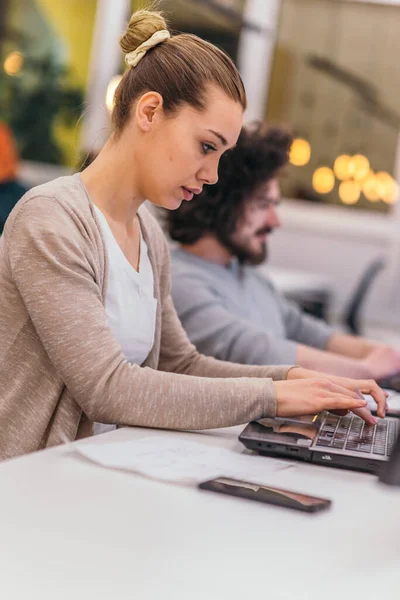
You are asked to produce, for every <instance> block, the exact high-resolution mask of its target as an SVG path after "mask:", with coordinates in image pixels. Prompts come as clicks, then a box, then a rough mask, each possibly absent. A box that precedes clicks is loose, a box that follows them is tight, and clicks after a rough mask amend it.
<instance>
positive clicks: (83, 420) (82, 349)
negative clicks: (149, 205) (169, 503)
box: [0, 174, 289, 458]
mask: <svg viewBox="0 0 400 600" xmlns="http://www.w3.org/2000/svg"><path fill="white" fill-rule="evenodd" d="M139 217H140V224H141V228H142V231H143V236H144V238H145V240H146V243H147V245H148V247H149V256H150V260H151V264H152V267H153V271H154V296H155V298H156V299H157V301H158V307H157V317H156V334H155V340H154V345H153V348H152V350H151V352H150V354H149V356H148V358H147V359H146V361H145V363H144V364H143V365H142V366H138V365H131V364H129V363H128V362H127V361H126V360H125V358H124V356H123V354H122V351H121V348H120V346H119V344H118V342H117V341H116V339H115V338H114V336H113V334H112V331H111V330H110V328H109V327H108V324H107V320H106V314H105V309H104V300H105V291H106V286H107V253H106V250H105V245H104V242H103V239H102V236H101V232H100V227H99V224H98V222H97V220H96V215H95V213H94V210H93V204H92V203H91V201H90V200H89V198H88V196H87V193H86V190H85V188H84V186H83V183H82V180H81V177H80V175H79V174H76V175H73V176H71V177H62V178H60V179H57V180H55V181H52V182H50V183H47V184H45V185H42V186H39V187H36V188H34V189H32V190H30V191H29V192H28V193H27V194H26V195H25V196H24V197H23V198H22V200H20V202H19V203H18V204H17V206H16V208H15V209H14V210H13V212H12V213H11V215H10V217H9V219H8V221H7V223H6V227H5V230H4V235H3V236H2V238H1V239H0V340H1V342H0V458H6V457H11V456H15V455H18V454H22V453H25V452H31V451H34V450H38V449H40V448H43V447H46V446H52V445H55V444H59V443H61V442H62V441H65V440H74V439H76V438H80V437H83V436H85V435H90V434H91V431H92V425H93V421H98V422H102V423H117V424H122V425H139V426H144V427H161V428H168V429H208V428H214V427H223V426H229V425H235V424H241V423H245V422H247V421H250V420H253V419H259V418H261V417H264V416H274V415H275V397H274V388H273V385H272V379H276V380H278V379H285V378H286V375H287V371H288V368H289V367H283V366H278V367H277V366H275V367H257V366H242V365H234V364H231V363H226V362H220V361H217V360H215V359H212V358H207V357H204V356H202V355H200V354H199V353H198V352H197V351H196V349H195V348H194V346H193V345H191V344H190V342H189V341H188V339H187V337H186V334H185V333H184V331H183V329H182V326H181V324H180V322H179V320H178V318H177V316H176V313H175V310H174V308H173V305H172V301H171V298H170V283H169V256H168V247H167V243H166V241H165V239H164V236H163V233H162V231H161V229H160V228H159V226H158V224H157V222H156V221H155V219H154V218H153V217H152V216H151V215H150V214H149V212H148V211H147V210H146V209H145V208H144V207H142V208H141V209H140V211H139ZM127 301H129V299H127ZM234 377H235V379H233V378H234ZM217 378H219V379H217ZM249 378H252V379H249ZM262 378H264V379H262Z"/></svg>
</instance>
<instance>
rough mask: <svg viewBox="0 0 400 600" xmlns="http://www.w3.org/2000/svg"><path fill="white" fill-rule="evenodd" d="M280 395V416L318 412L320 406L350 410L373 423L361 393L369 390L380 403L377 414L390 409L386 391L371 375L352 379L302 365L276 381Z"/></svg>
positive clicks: (322, 407) (277, 392)
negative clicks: (285, 377)
mask: <svg viewBox="0 0 400 600" xmlns="http://www.w3.org/2000/svg"><path fill="white" fill-rule="evenodd" d="M274 385H275V389H276V397H277V416H294V415H305V414H315V413H317V412H320V411H321V410H331V411H342V412H343V411H344V414H345V412H346V411H348V410H351V411H353V412H354V413H355V414H357V415H358V416H360V417H361V418H363V419H364V421H366V422H367V423H368V424H370V425H374V424H375V423H376V419H375V418H374V417H373V416H372V415H371V413H370V411H369V410H368V408H366V404H367V403H366V401H365V399H364V397H363V395H362V393H364V394H370V395H371V396H372V397H373V398H374V399H375V401H376V403H377V407H378V408H377V414H378V416H379V417H382V418H383V417H384V416H385V414H386V410H387V405H386V398H387V394H386V392H384V391H383V390H382V389H381V388H380V387H379V386H378V385H377V384H376V382H375V381H373V380H372V379H365V380H364V379H362V380H358V379H349V378H347V377H338V376H336V375H328V374H325V373H319V372H317V371H310V370H308V369H303V368H301V367H294V368H292V369H290V370H289V372H288V376H287V379H286V381H276V382H274Z"/></svg>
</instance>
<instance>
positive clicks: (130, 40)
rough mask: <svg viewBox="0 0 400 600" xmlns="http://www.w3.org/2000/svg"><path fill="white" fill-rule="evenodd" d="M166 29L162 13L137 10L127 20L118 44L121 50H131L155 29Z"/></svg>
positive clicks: (146, 38)
mask: <svg viewBox="0 0 400 600" xmlns="http://www.w3.org/2000/svg"><path fill="white" fill-rule="evenodd" d="M161 29H168V25H167V22H166V20H165V19H164V17H163V15H162V13H160V12H157V11H150V10H138V11H137V12H134V13H133V15H132V16H131V18H130V20H129V24H128V27H127V30H126V32H125V33H124V35H123V36H122V37H121V39H120V41H119V45H120V46H121V48H122V50H123V52H124V53H125V54H128V53H129V52H133V51H134V50H136V48H138V47H139V46H140V44H143V42H145V41H146V40H148V39H149V38H150V37H151V36H152V35H153V34H154V33H156V31H160V30H161Z"/></svg>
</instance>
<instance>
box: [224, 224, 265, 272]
mask: <svg viewBox="0 0 400 600" xmlns="http://www.w3.org/2000/svg"><path fill="white" fill-rule="evenodd" d="M272 231H273V229H272V228H271V227H263V229H259V230H258V231H256V233H255V235H263V234H270V233H272ZM233 237H234V236H233V235H230V236H226V237H225V236H224V235H222V236H219V241H220V242H221V244H223V246H225V248H226V249H227V250H228V251H229V252H230V253H231V254H232V255H233V256H235V258H237V260H238V261H239V263H240V264H241V265H249V266H252V267H256V266H258V265H261V264H262V263H263V262H265V261H266V260H267V257H268V246H267V242H266V241H265V242H263V244H262V245H261V249H260V251H259V252H254V250H252V248H251V247H250V243H249V242H246V240H243V241H240V240H234V239H233Z"/></svg>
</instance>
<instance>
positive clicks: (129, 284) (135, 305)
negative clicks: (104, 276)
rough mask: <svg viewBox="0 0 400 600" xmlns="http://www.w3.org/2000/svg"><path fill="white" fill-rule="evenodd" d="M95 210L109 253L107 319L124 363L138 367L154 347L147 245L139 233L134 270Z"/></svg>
mask: <svg viewBox="0 0 400 600" xmlns="http://www.w3.org/2000/svg"><path fill="white" fill-rule="evenodd" d="M95 211H96V215H97V217H98V219H99V222H100V227H101V231H102V233H103V237H104V241H105V244H106V248H107V254H108V285H107V291H106V304H105V308H106V315H107V320H108V323H109V325H110V327H111V329H112V331H113V333H114V335H115V337H116V339H117V340H118V342H119V343H120V345H121V348H122V352H123V353H124V355H125V357H126V359H127V361H128V362H130V363H134V364H137V365H141V364H142V363H143V362H144V361H145V360H146V358H147V356H148V355H149V352H150V350H151V348H152V346H153V342H154V332H155V324H156V309H157V300H156V299H155V298H154V278H153V269H152V266H151V263H150V259H149V255H148V249H147V245H146V242H145V241H144V239H143V236H142V233H140V261H139V271H136V270H135V269H134V268H133V267H132V265H131V264H130V262H129V261H128V259H127V258H126V256H125V254H124V253H123V252H122V250H121V248H120V247H119V245H118V243H117V241H116V239H115V237H114V235H113V233H112V231H111V229H110V226H109V224H108V223H107V219H106V218H105V216H104V215H103V213H102V212H101V210H100V209H99V208H97V206H95Z"/></svg>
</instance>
